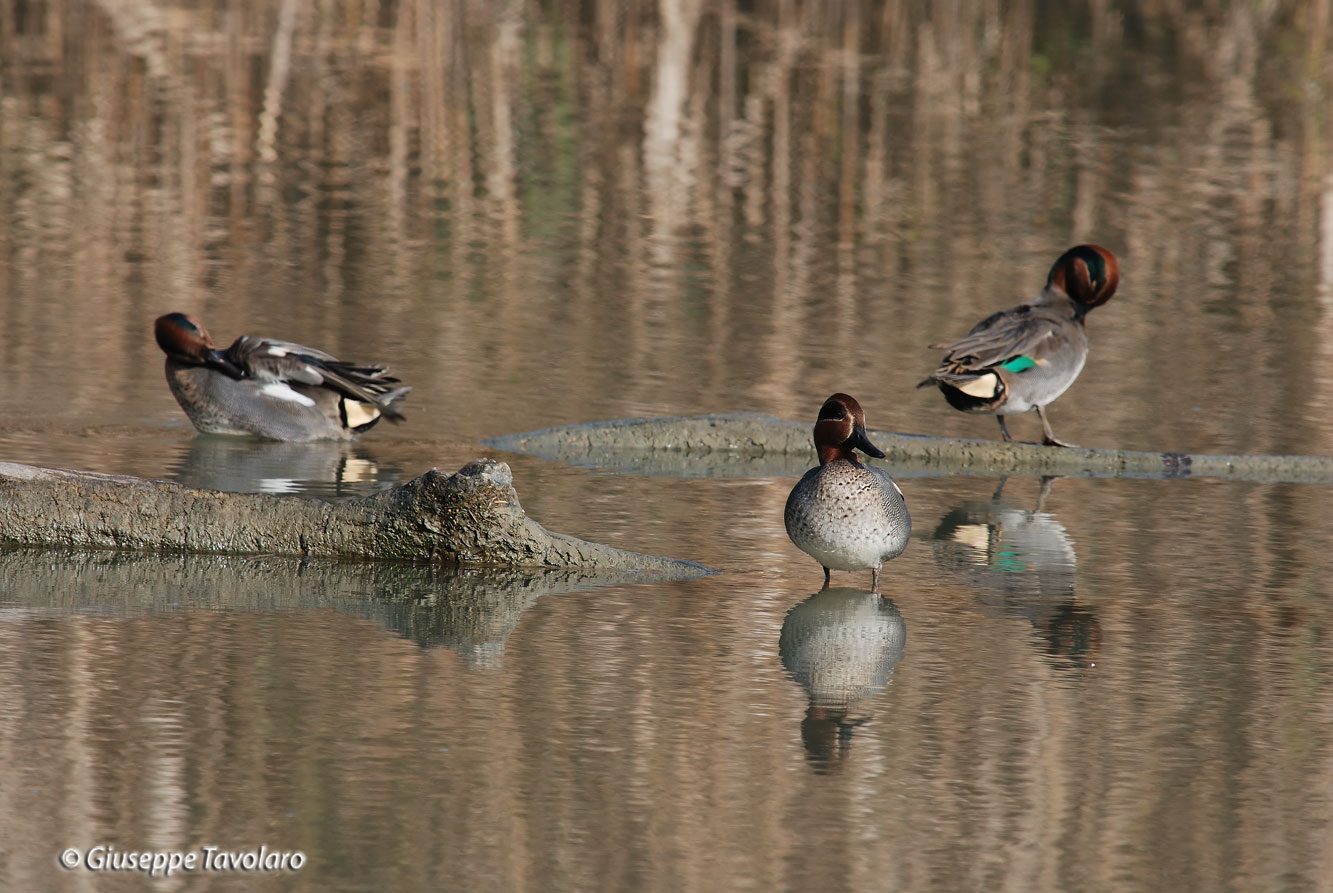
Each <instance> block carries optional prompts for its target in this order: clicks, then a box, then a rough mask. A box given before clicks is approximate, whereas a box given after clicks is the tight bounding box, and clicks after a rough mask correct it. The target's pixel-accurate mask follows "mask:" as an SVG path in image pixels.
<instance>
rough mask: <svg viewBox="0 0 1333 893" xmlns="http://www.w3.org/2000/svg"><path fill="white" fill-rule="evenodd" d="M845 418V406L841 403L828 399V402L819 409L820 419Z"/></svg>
mask: <svg viewBox="0 0 1333 893" xmlns="http://www.w3.org/2000/svg"><path fill="white" fill-rule="evenodd" d="M845 418H847V407H845V406H843V405H842V404H841V403H835V402H833V401H829V402H828V403H825V404H824V406H823V408H822V409H820V410H819V420H820V421H824V420H826V419H834V420H836V419H845Z"/></svg>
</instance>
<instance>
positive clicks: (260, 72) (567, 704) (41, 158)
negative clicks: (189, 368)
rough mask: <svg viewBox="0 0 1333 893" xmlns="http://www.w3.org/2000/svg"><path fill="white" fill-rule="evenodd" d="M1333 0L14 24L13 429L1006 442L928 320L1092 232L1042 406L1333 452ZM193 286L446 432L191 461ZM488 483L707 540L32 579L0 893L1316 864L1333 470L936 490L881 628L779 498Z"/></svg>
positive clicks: (122, 448) (955, 883) (249, 480)
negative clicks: (574, 559) (390, 388)
mask: <svg viewBox="0 0 1333 893" xmlns="http://www.w3.org/2000/svg"><path fill="white" fill-rule="evenodd" d="M1329 15H1330V9H1329V6H1328V4H1327V3H1324V2H1316V0H1310V2H1291V3H1278V4H1253V3H1215V4H1203V5H1186V4H1172V3H1153V2H1126V3H1104V2H1089V3H1072V4H1066V3H1033V2H1027V3H1023V2H1019V3H1011V4H996V3H985V2H978V3H974V4H973V3H958V4H937V5H923V4H906V3H903V4H895V3H890V4H870V3H859V4H858V3H848V4H820V3H800V2H795V0H787V2H757V3H748V4H736V3H732V2H721V3H717V4H703V3H701V2H697V0H696V2H689V0H682V2H670V0H664V2H662V3H661V4H652V3H637V2H616V3H610V2H590V3H586V4H581V5H580V4H574V3H523V2H513V3H507V4H495V3H490V2H480V0H476V2H466V0H460V2H444V3H435V2H405V3H373V2H372V3H355V2H351V3H336V2H313V0H310V2H303V0H284V2H282V3H275V4H268V3H248V2H236V3H217V4H182V5H166V4H154V3H129V2H102V3H98V4H74V3H59V2H56V3H42V2H27V3H22V2H5V0H0V296H2V301H3V303H2V304H0V369H3V373H4V379H5V387H4V388H3V389H0V459H4V460H9V461H20V462H31V463H37V464H44V465H56V466H64V467H74V468H84V469H92V470H99V471H114V472H124V473H132V474H140V475H147V476H159V477H172V478H175V479H178V480H182V481H185V482H188V483H191V484H195V485H200V486H214V487H222V488H227V489H253V490H267V491H271V492H297V493H304V494H308V495H314V496H325V497H330V496H339V495H352V494H358V493H365V492H369V491H371V490H373V489H375V488H377V487H380V486H386V485H388V484H390V483H392V482H394V481H396V480H401V479H404V478H407V477H411V476H413V475H416V474H418V473H420V472H421V471H423V470H425V469H426V468H429V467H431V466H439V467H441V468H444V469H452V468H455V467H457V466H458V465H460V464H462V463H463V462H465V461H467V460H468V459H471V458H474V457H476V456H478V455H483V454H487V453H490V452H493V451H492V450H490V449H489V448H487V447H484V446H483V445H482V444H481V443H480V441H482V440H483V439H485V438H488V437H491V436H494V435H498V434H504V433H509V432H513V431H522V430H528V429H531V428H537V427H542V426H546V425H553V424H564V423H569V422H580V421H591V420H596V419H605V418H615V417H622V416H630V415H645V414H659V413H663V414H675V413H694V412H709V411H730V410H756V411H763V412H769V413H773V414H775V415H779V416H782V417H786V418H803V419H804V418H811V417H812V416H813V414H814V412H815V410H816V409H817V407H818V405H819V403H820V402H821V401H822V399H823V398H824V397H825V396H827V395H828V394H829V393H831V392H832V391H835V390H846V391H849V392H851V393H853V394H854V395H856V396H857V397H858V398H859V399H860V401H861V402H862V404H863V405H864V406H865V408H866V411H867V414H868V417H869V420H870V423H871V424H872V425H873V426H877V427H885V428H893V429H897V430H904V431H915V432H925V433H932V434H941V435H957V436H987V437H990V436H994V434H995V433H996V432H995V427H996V426H995V424H994V422H992V421H991V420H990V419H987V418H984V417H982V418H970V417H967V416H963V415H961V414H959V413H955V412H954V411H952V410H951V409H949V408H948V407H947V406H946V405H945V404H944V402H943V401H942V400H941V399H940V397H939V396H938V394H935V393H933V392H929V391H924V390H923V391H917V390H914V389H913V386H914V385H915V383H916V382H917V381H918V380H919V379H920V378H921V377H922V375H924V374H925V373H926V372H927V371H929V370H930V369H931V368H932V366H933V362H934V360H935V359H936V354H935V353H933V352H931V351H929V350H927V349H925V345H927V344H929V343H932V342H935V341H938V340H941V339H946V338H949V337H951V336H955V335H957V334H960V333H961V332H963V331H965V330H966V329H967V327H968V326H969V325H970V324H971V323H972V322H974V321H975V320H976V319H977V318H979V317H980V316H981V315H982V314H984V313H987V312H989V311H991V310H994V309H998V308H1000V307H1003V306H1008V305H1011V304H1013V303H1017V302H1018V301H1020V300H1022V299H1024V298H1027V297H1030V296H1031V295H1033V294H1035V293H1036V291H1037V289H1038V288H1039V287H1040V285H1041V283H1042V281H1043V277H1044V276H1045V273H1046V271H1047V269H1048V268H1049V266H1050V264H1051V262H1052V261H1053V260H1054V258H1055V257H1056V256H1057V255H1058V254H1059V253H1060V252H1061V251H1062V250H1064V248H1066V247H1068V246H1069V245H1071V244H1074V243H1075V242H1078V241H1084V240H1089V241H1096V242H1099V243H1101V244H1104V245H1106V246H1108V247H1110V248H1111V249H1112V250H1113V251H1115V252H1116V253H1117V255H1118V256H1119V257H1120V259H1121V268H1122V274H1123V280H1122V288H1121V291H1120V293H1119V294H1118V295H1117V297H1116V298H1115V299H1114V300H1113V301H1112V302H1111V303H1109V304H1108V305H1107V306H1105V307H1103V308H1101V309H1099V310H1098V311H1097V312H1096V313H1095V314H1093V315H1092V316H1091V317H1090V320H1089V332H1090V335H1091V338H1092V341H1093V351H1092V354H1091V357H1090V359H1089V361H1088V365H1087V367H1086V369H1085V371H1084V374H1083V376H1082V378H1081V379H1080V380H1079V382H1078V383H1077V384H1076V385H1075V386H1074V388H1073V389H1071V390H1070V392H1069V393H1068V394H1066V395H1065V396H1064V397H1063V398H1062V399H1061V400H1060V401H1059V402H1058V403H1056V404H1055V405H1054V407H1053V408H1052V411H1051V417H1052V420H1053V423H1054V425H1055V428H1056V431H1057V433H1058V434H1060V435H1061V436H1062V437H1064V438H1066V439H1069V440H1073V441H1076V442H1079V443H1085V444H1089V445H1093V446H1105V447H1124V448H1136V449H1149V450H1168V449H1169V450H1182V451H1196V452H1248V453H1309V454H1329V453H1330V452H1333V411H1331V410H1330V409H1329V406H1328V402H1327V399H1326V396H1325V395H1326V394H1328V393H1329V392H1330V385H1333V337H1331V336H1333V322H1331V321H1330V320H1329V318H1328V317H1329V315H1330V313H1333V286H1331V283H1333V159H1331V158H1330V142H1329V120H1328V109H1329V104H1328V97H1329V90H1330V86H1333V70H1330V59H1331V58H1333V55H1331V54H1330V49H1333V47H1330V37H1331V36H1333V25H1331V24H1330V20H1329ZM170 310H185V311H188V312H190V313H193V314H196V315H197V316H199V317H200V318H201V319H203V320H204V321H205V323H206V324H207V325H208V327H209V328H210V329H211V330H212V332H213V334H214V335H215V337H216V338H217V339H218V340H219V341H221V342H229V341H230V340H231V339H232V338H234V337H236V336H237V335H239V334H242V333H245V332H257V333H262V334H271V335H274V336H278V337H282V338H287V339H291V340H296V341H300V342H303V343H307V344H310V345H313V346H318V347H321V348H323V349H326V350H329V351H331V352H333V353H336V354H339V355H343V356H347V357H352V358H364V359H372V360H374V359H380V360H385V361H388V362H390V363H391V364H392V365H393V367H394V369H395V371H396V372H397V373H399V374H400V375H401V376H402V377H403V378H404V379H405V380H406V381H407V382H408V383H410V384H412V385H413V386H414V387H415V390H414V392H413V394H412V395H411V397H410V398H409V403H408V409H409V410H410V412H409V422H408V423H407V424H406V425H403V426H399V427H390V426H388V425H384V426H381V427H380V428H377V429H376V430H375V431H374V432H372V433H371V434H370V435H368V436H367V437H365V438H364V439H363V440H362V441H361V442H360V443H358V444H356V445H354V446H351V447H337V446H327V445H326V446H314V447H300V448H292V447H290V446H286V445H265V444H256V443H244V442H231V441H226V440H222V441H219V440H218V439H213V438H197V437H196V436H195V435H194V432H193V430H192V429H191V428H190V427H189V425H188V423H187V422H186V420H185V418H184V415H183V413H182V412H181V411H180V410H179V408H178V407H177V406H176V405H175V403H174V401H173V400H172V398H171V395H170V393H169V392H168V391H167V388H166V387H165V383H164V381H163V380H162V371H161V364H162V358H161V354H160V352H159V351H158V349H157V348H156V345H155V344H154V343H153V340H152V337H151V334H150V328H151V322H152V320H153V318H154V317H155V316H157V315H159V314H160V313H163V312H167V311H170ZM1036 426H1037V421H1036V419H1035V417H1026V418H1019V419H1015V420H1013V422H1012V423H1011V428H1012V429H1013V430H1014V431H1015V433H1016V434H1017V435H1018V436H1020V437H1027V438H1031V437H1033V436H1035V434H1036V432H1037V430H1038V429H1037V427H1036ZM498 458H503V459H506V460H507V461H509V462H510V463H511V464H512V466H513V468H514V471H515V480H516V485H517V487H518V491H519V495H520V498H521V499H522V501H523V503H524V506H525V507H526V508H527V510H528V511H529V512H530V513H531V514H532V515H533V516H534V517H536V518H537V519H538V520H540V521H542V522H543V523H544V524H546V525H547V526H549V527H551V528H553V529H556V530H561V531H565V532H569V533H573V534H576V535H579V536H584V537H588V538H590V539H595V540H599V541H602V542H609V543H613V544H615V545H619V546H623V547H627V548H633V549H640V550H644V551H650V552H656V553H662V554H670V555H676V556H680V557H686V558H693V559H696V560H699V561H702V562H704V563H706V564H709V565H710V566H712V567H715V568H719V569H721V570H723V571H724V573H723V574H721V575H719V576H714V577H709V578H706V579H703V580H699V581H694V582H690V583H680V584H665V585H649V584H642V585H628V584H624V583H616V584H614V585H603V586H597V585H595V582H596V581H589V580H582V579H577V578H570V577H568V576H567V575H562V574H542V573H537V572H521V573H480V572H455V571H446V570H432V569H428V568H413V567H397V566H392V567H391V566H374V565H370V566H349V565H327V564H310V565H304V566H303V565H301V564H300V563H299V562H296V561H287V560H282V559H264V558H255V559H236V558H226V559H224V558H212V557H147V556H131V555H112V554H104V555H89V554H81V555H70V554H65V553H55V552H13V553H7V554H5V555H2V556H0V579H2V580H3V584H2V585H0V640H3V646H0V698H2V700H0V804H3V808H0V823H3V824H0V886H3V887H6V888H10V889H23V890H47V889H52V890H54V889H73V888H79V889H83V888H96V889H139V888H141V887H142V886H143V885H144V884H145V883H147V882H146V881H145V880H144V879H143V878H142V877H140V876H135V875H123V874H115V875H113V874H102V875H90V874H87V873H85V872H74V873H68V872H63V871H61V870H60V869H59V868H58V867H57V864H56V856H57V854H58V853H59V852H60V850H61V849H63V848H64V847H66V846H78V847H90V846H93V845H96V844H99V843H100V844H111V845H114V846H116V847H117V848H118V849H120V850H122V851H128V850H142V849H150V848H151V849H177V850H189V849H194V848H197V847H199V846H203V845H217V846H220V847H223V848H232V849H236V848H243V847H253V846H258V845H259V844H261V843H262V844H266V845H268V847H269V848H270V849H300V850H303V851H304V852H305V853H306V854H307V855H308V858H309V862H308V864H307V865H306V867H305V868H303V869H302V870H301V871H300V872H297V873H296V874H294V875H292V876H289V877H284V878H281V879H279V878H272V877H268V876H255V875H198V876H194V877H192V878H191V879H189V881H187V883H188V884H189V885H190V886H191V888H194V887H199V888H213V887H218V888H227V889H253V888H257V887H266V886H278V885H281V886H282V887H284V888H291V889H303V890H305V889H308V890H328V889H338V890H386V889H393V890H400V889H401V890H407V889H441V888H444V889H467V890H485V889H495V890H513V889H534V890H538V889H540V890H545V889H568V890H587V889H616V890H619V889H639V888H646V889H661V890H681V889H692V890H722V889H727V890H732V889H759V890H768V889H797V890H805V889H819V890H863V889H926V888H934V889H986V890H990V889H1001V888H1006V889H1020V890H1030V889H1048V890H1068V889H1108V890H1109V889H1115V890H1162V889H1222V888H1229V889H1241V890H1273V889H1284V890H1287V889H1328V885H1329V881H1328V878H1330V877H1333V845H1330V843H1329V842H1330V841H1331V840H1333V834H1330V827H1329V817H1330V814H1333V813H1331V810H1333V710H1330V706H1329V705H1330V703H1333V700H1331V698H1333V691H1331V687H1333V646H1330V644H1329V635H1328V632H1329V626H1330V620H1331V619H1333V618H1331V617H1330V606H1329V604H1328V594H1329V587H1328V583H1327V580H1328V577H1329V570H1330V564H1331V563H1333V558H1330V555H1333V534H1331V533H1330V530H1329V526H1328V524H1327V521H1326V519H1327V517H1328V510H1327V502H1328V491H1327V488H1325V487H1320V486H1310V485H1286V484H1247V483H1230V482H1228V483H1223V482H1210V481H1200V480H1186V481H1151V480H1087V479H1064V480H1058V481H1056V482H1054V484H1053V486H1052V487H1051V488H1050V492H1049V494H1048V495H1046V496H1045V497H1044V498H1042V496H1041V494H1040V486H1039V483H1038V482H1037V481H1036V480H1034V479H1030V478H1028V479H1025V478H1012V479H1010V480H1009V481H1008V482H1006V483H1005V485H1004V489H1003V493H1002V494H1001V495H1000V496H998V497H995V496H994V493H995V491H996V489H997V486H998V482H997V481H996V480H988V479H985V478H978V477H957V478H936V479H929V478H914V479H908V480H904V482H903V488H904V490H905V492H906V494H907V498H908V504H909V507H910V508H911V511H912V515H913V520H914V525H915V536H914V541H913V543H912V544H911V546H910V547H909V548H908V550H907V552H906V553H904V555H903V556H902V557H901V558H899V559H897V560H895V561H894V562H893V563H892V565H890V566H889V567H888V568H887V569H886V575H885V581H886V582H885V586H884V598H883V599H881V600H879V601H875V600H873V599H870V598H869V597H868V596H866V595H865V594H864V593H857V592H848V591H845V590H844V591H835V592H832V593H825V594H823V595H819V596H816V590H817V589H818V585H819V583H820V573H819V569H818V567H816V566H815V565H814V563H813V562H812V561H811V560H810V559H808V558H807V557H806V556H804V555H803V554H801V553H800V552H799V551H797V550H796V549H795V548H794V547H793V546H791V544H790V543H789V542H788V541H787V538H786V536H785V533H784V532H783V529H782V522H781V508H782V504H783V501H784V500H785V498H786V494H787V492H788V490H789V489H790V487H791V485H792V483H793V480H792V479H791V478H774V479H756V478H736V477H706V476H703V477H697V478H690V479H679V478H674V477H665V476H657V477H646V476H636V475H630V474H612V473H608V472H601V471H596V470H587V469H581V468H572V467H567V466H563V465H560V464H557V463H551V462H544V461H542V460H539V459H535V458H531V457H524V456H512V455H500V456H498ZM1038 508H1040V510H1038ZM863 576H864V577H865V578H863ZM867 578H868V574H867V575H850V574H840V575H838V577H836V578H835V581H834V582H835V585H841V586H864V585H865V584H866V583H867V582H868V579H867ZM152 883H153V884H154V888H156V887H157V886H158V885H160V886H161V887H162V888H163V889H166V888H167V887H168V886H171V887H172V888H174V887H175V885H176V882H175V881H171V882H161V881H154V882H152Z"/></svg>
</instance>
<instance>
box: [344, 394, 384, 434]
mask: <svg viewBox="0 0 1333 893" xmlns="http://www.w3.org/2000/svg"><path fill="white" fill-rule="evenodd" d="M343 412H345V413H347V427H349V428H360V427H361V426H362V425H365V424H369V423H370V422H373V421H375V420H376V419H377V418H379V417H380V411H379V410H378V409H376V408H375V407H373V406H371V405H370V404H369V403H362V402H360V401H359V400H348V399H346V398H344V399H343Z"/></svg>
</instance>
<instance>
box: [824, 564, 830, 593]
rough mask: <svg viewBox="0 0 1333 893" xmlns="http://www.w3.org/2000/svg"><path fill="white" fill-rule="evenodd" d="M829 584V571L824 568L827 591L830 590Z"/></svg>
mask: <svg viewBox="0 0 1333 893" xmlns="http://www.w3.org/2000/svg"><path fill="white" fill-rule="evenodd" d="M828 584H829V570H828V568H824V588H825V589H828Z"/></svg>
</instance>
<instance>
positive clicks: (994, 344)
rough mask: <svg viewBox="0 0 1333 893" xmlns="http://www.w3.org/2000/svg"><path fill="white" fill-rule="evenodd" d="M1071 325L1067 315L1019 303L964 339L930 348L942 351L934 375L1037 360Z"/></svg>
mask: <svg viewBox="0 0 1333 893" xmlns="http://www.w3.org/2000/svg"><path fill="white" fill-rule="evenodd" d="M1071 323H1072V318H1071V317H1070V316H1068V315H1062V314H1060V313H1059V312H1057V311H1056V310H1055V309H1054V308H1052V307H1050V306H1043V305H1039V304H1020V305H1018V306H1017V307H1012V308H1010V309H1008V310H1001V311H1000V312H998V313H993V314H991V315H990V316H988V317H986V318H985V319H983V320H982V321H981V322H979V323H977V324H976V325H975V326H973V327H972V331H970V332H968V333H967V336H966V337H964V338H960V339H959V340H957V341H954V342H952V343H949V344H932V345H930V347H931V349H932V350H943V351H944V352H945V353H944V359H943V360H941V362H940V368H939V369H938V370H937V372H936V374H935V375H936V376H939V375H945V376H947V375H957V374H967V373H975V372H980V371H982V370H985V369H990V368H992V367H994V366H998V365H1000V364H1002V363H1006V362H1008V361H1010V360H1015V359H1018V358H1022V357H1026V358H1028V359H1029V360H1031V361H1037V360H1040V359H1041V358H1042V357H1044V356H1045V355H1046V354H1047V353H1048V352H1049V351H1050V350H1051V349H1052V348H1053V347H1054V346H1055V340H1056V335H1057V334H1058V333H1059V331H1060V329H1061V328H1062V327H1064V326H1067V325H1070V324H1071ZM1028 365H1031V363H1029V364H1028ZM933 378H935V376H932V379H933Z"/></svg>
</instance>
